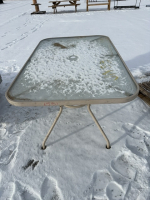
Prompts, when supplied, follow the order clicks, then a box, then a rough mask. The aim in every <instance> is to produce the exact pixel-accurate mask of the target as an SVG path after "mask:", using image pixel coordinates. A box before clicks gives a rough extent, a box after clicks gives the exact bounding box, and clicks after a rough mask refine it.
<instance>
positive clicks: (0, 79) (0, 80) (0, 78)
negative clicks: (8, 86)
mask: <svg viewBox="0 0 150 200" xmlns="http://www.w3.org/2000/svg"><path fill="white" fill-rule="evenodd" d="M1 82H2V77H1V75H0V84H1Z"/></svg>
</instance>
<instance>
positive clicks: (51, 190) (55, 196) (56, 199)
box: [41, 177, 63, 200]
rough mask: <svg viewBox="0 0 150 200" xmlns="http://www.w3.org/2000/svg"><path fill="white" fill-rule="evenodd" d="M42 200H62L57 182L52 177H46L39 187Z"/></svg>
mask: <svg viewBox="0 0 150 200" xmlns="http://www.w3.org/2000/svg"><path fill="white" fill-rule="evenodd" d="M41 198H42V200H63V196H62V193H61V191H60V189H59V187H58V185H57V181H56V180H55V179H54V178H52V177H49V178H48V177H46V178H45V179H44V182H43V184H42V187H41Z"/></svg>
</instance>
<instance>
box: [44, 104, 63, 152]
mask: <svg viewBox="0 0 150 200" xmlns="http://www.w3.org/2000/svg"><path fill="white" fill-rule="evenodd" d="M62 110H63V106H60V110H59V113H58V115H57V117H56V119H55V121H54V122H53V124H52V126H51V128H50V130H49V131H48V133H47V135H46V137H45V139H44V141H43V143H42V147H41V149H42V150H44V149H46V145H45V143H46V141H47V139H48V137H49V135H50V134H51V132H52V130H53V128H54V126H55V124H56V122H57V120H58V119H59V117H60V115H61V113H62Z"/></svg>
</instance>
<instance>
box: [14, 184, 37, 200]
mask: <svg viewBox="0 0 150 200" xmlns="http://www.w3.org/2000/svg"><path fill="white" fill-rule="evenodd" d="M15 185H16V190H15V194H14V196H13V200H41V198H40V196H39V195H38V194H37V193H36V192H35V191H34V190H33V189H32V188H31V187H30V186H26V185H24V184H23V183H20V182H18V181H16V182H15Z"/></svg>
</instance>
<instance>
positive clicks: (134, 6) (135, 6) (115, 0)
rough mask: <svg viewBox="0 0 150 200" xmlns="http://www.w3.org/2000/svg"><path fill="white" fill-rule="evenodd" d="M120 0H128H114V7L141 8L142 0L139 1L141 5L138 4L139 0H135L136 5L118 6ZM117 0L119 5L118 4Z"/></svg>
mask: <svg viewBox="0 0 150 200" xmlns="http://www.w3.org/2000/svg"><path fill="white" fill-rule="evenodd" d="M118 1H126V0H114V9H122V8H135V9H137V8H140V3H141V0H140V2H139V5H138V6H137V0H136V2H135V5H132V6H118ZM116 2H117V5H116Z"/></svg>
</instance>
